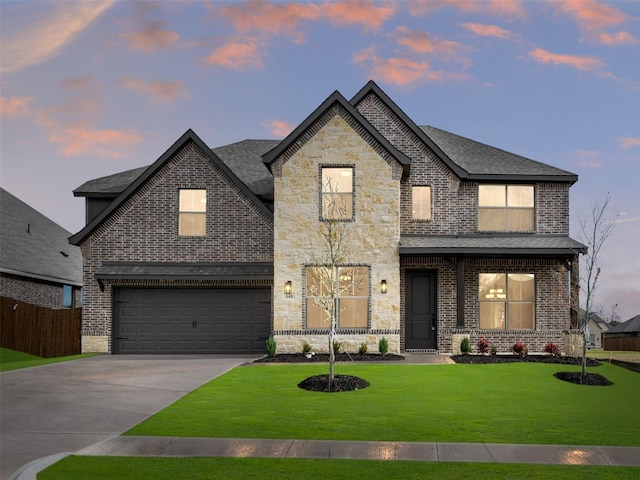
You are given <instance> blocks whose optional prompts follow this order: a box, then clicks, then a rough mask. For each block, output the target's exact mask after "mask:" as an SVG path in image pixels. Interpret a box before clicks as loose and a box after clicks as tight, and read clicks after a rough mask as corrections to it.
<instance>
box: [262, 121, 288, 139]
mask: <svg viewBox="0 0 640 480" xmlns="http://www.w3.org/2000/svg"><path fill="white" fill-rule="evenodd" d="M265 127H266V128H267V130H269V133H271V135H274V136H276V137H278V138H284V137H286V136H287V135H289V134H290V133H291V132H292V131H293V129H294V128H295V125H294V124H292V123H290V122H285V121H284V120H270V121H269V122H267V124H266V125H265Z"/></svg>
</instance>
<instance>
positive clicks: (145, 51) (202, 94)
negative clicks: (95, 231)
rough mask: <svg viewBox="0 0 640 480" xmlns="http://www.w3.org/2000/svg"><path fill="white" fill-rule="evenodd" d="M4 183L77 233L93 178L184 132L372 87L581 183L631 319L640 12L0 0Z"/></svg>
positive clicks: (302, 112) (527, 5)
mask: <svg viewBox="0 0 640 480" xmlns="http://www.w3.org/2000/svg"><path fill="white" fill-rule="evenodd" d="M0 21H1V25H0V27H1V29H0V35H1V38H0V42H1V49H2V50H1V57H0V62H1V72H2V77H1V83H0V88H1V91H0V93H1V95H0V97H1V98H0V120H1V122H2V123H1V131H0V132H1V150H0V154H1V170H0V174H1V183H2V187H3V188H5V189H7V190H8V191H9V192H11V193H13V194H14V195H16V196H17V197H18V198H20V199H22V200H23V201H25V202H26V203H28V204H29V205H31V206H32V207H34V208H36V209H37V210H39V211H41V212H42V213H44V214H45V215H47V216H48V217H50V218H51V219H53V220H54V221H56V222H57V223H59V224H60V225H62V226H63V227H64V228H66V229H68V230H70V231H71V232H73V233H75V232H77V231H78V230H80V229H81V228H82V226H83V222H84V202H83V199H81V198H74V197H73V195H72V193H71V192H72V190H73V189H74V188H76V187H78V186H79V185H81V184H82V183H84V182H85V181H87V180H90V179H93V178H97V177H100V176H104V175H109V174H112V173H116V172H119V171H123V170H128V169H131V168H136V167H140V166H144V165H149V164H151V163H153V162H154V161H155V160H156V159H157V158H158V157H159V156H160V155H161V154H162V153H163V152H164V151H165V150H166V149H167V148H169V147H170V146H171V144H172V143H173V142H174V141H175V140H177V139H178V137H179V136H180V135H182V134H183V133H184V132H185V131H186V130H187V129H189V128H192V129H193V130H194V131H195V132H196V133H197V134H198V135H199V136H200V137H201V138H202V139H203V140H204V141H205V142H207V144H208V145H209V146H211V147H217V146H221V145H225V144H228V143H232V142H236V141H239V140H243V139H246V138H259V139H265V138H283V137H284V136H285V135H286V134H288V133H289V132H290V131H291V129H292V128H293V127H294V126H296V125H297V124H298V123H300V122H301V121H302V120H304V119H305V118H306V116H307V115H309V114H310V113H311V112H312V111H313V110H314V109H315V108H316V107H317V106H318V105H319V104H320V103H321V102H322V101H323V100H324V99H325V98H326V97H328V96H329V95H330V94H331V93H332V92H333V91H334V90H339V91H340V92H341V93H342V94H343V95H344V96H345V97H347V98H351V97H352V96H353V95H354V94H355V93H356V92H357V91H358V90H359V89H360V87H362V86H363V85H364V84H365V83H366V82H367V81H368V80H369V79H374V80H375V81H376V82H377V83H378V85H379V86H380V87H381V88H382V89H383V90H385V91H386V92H387V94H388V95H389V96H390V97H391V98H392V99H394V101H395V102H396V103H397V104H398V105H399V106H400V107H401V108H402V109H403V110H404V111H405V112H406V113H407V114H408V115H409V116H410V117H411V118H412V119H413V120H414V121H415V122H416V123H417V124H418V125H432V126H435V127H439V128H442V129H445V130H448V131H451V132H454V133H457V134H459V135H463V136H467V137H470V138H473V139H475V140H478V141H481V142H484V143H488V144H490V145H494V146H497V147H500V148H503V149H505V150H508V151H511V152H514V153H518V154H521V155H524V156H527V157H530V158H533V159H535V160H539V161H542V162H545V163H550V164H552V165H555V166H557V167H560V168H563V169H566V170H570V171H572V172H575V173H577V174H578V175H579V176H580V180H579V181H578V183H577V184H576V185H574V186H573V187H572V190H571V202H572V204H571V216H572V236H573V237H574V238H579V233H580V232H579V228H578V226H579V223H578V219H579V218H582V217H585V216H586V215H587V214H588V213H589V211H590V209H591V205H592V204H593V202H602V201H603V200H604V198H605V197H606V196H607V192H610V195H611V202H610V208H609V213H610V215H611V216H612V217H615V218H616V220H615V221H616V225H615V229H614V233H613V234H612V236H611V238H610V240H609V243H608V245H607V248H606V251H605V254H604V255H605V257H604V259H603V262H602V275H601V287H600V289H599V291H598V293H597V299H596V302H597V303H598V304H599V305H600V307H601V308H602V309H603V310H605V312H606V313H610V311H611V309H612V307H613V306H614V305H615V304H618V313H619V314H620V316H621V319H622V320H626V319H628V318H630V317H631V316H633V315H636V314H640V253H639V252H638V248H637V244H638V240H639V238H640V235H639V234H640V193H639V190H640V2H635V1H620V2H595V1H592V0H567V1H525V2H517V1H511V0H486V1H471V0H452V1H435V0H428V1H422V0H409V1H392V0H390V1H375V2H374V1H367V0H363V1H358V0H349V1H343V2H324V1H323V2H296V3H293V2H282V1H279V2H264V1H248V2H220V1H197V0H192V1H159V2H143V1H111V0H101V1H99V0H93V1H88V2H80V1H37V0H35V1H34V0H31V1H15V2H13V1H6V0H0Z"/></svg>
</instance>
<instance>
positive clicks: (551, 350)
mask: <svg viewBox="0 0 640 480" xmlns="http://www.w3.org/2000/svg"><path fill="white" fill-rule="evenodd" d="M544 353H548V354H549V356H550V357H559V356H560V347H558V346H557V345H556V344H555V343H552V342H549V343H547V344H546V345H545V346H544Z"/></svg>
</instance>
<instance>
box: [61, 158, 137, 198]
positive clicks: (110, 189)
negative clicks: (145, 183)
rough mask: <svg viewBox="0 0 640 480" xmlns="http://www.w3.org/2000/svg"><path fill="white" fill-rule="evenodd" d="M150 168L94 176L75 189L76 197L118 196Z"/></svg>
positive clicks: (74, 194)
mask: <svg viewBox="0 0 640 480" xmlns="http://www.w3.org/2000/svg"><path fill="white" fill-rule="evenodd" d="M147 168H149V166H148V165H147V166H146V167H140V168H134V169H133V170H127V171H126V172H120V173H115V174H113V175H107V176H106V177H100V178H94V179H93V180H89V181H88V182H85V183H83V184H82V185H80V186H79V187H78V188H76V189H75V190H74V191H73V196H74V197H116V196H118V195H119V194H120V193H122V192H124V191H125V189H126V188H127V187H128V186H129V185H131V183H132V182H133V181H134V180H135V179H136V178H138V177H139V176H140V175H142V174H143V173H144V171H145V170H146V169H147Z"/></svg>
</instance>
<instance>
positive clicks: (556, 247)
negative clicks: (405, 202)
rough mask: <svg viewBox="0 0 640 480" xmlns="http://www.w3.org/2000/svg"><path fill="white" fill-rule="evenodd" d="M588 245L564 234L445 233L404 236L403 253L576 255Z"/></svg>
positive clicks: (402, 236)
mask: <svg viewBox="0 0 640 480" xmlns="http://www.w3.org/2000/svg"><path fill="white" fill-rule="evenodd" d="M585 248H586V247H585V246H584V245H582V244H581V243H580V242H577V241H575V240H573V239H572V238H569V237H568V236H564V235H528V234H524V235H513V236H494V235H491V234H487V235H482V236H480V235H477V236H442V235H437V236H436V235H401V236H400V253H401V254H405V255H407V254H434V255H465V254H469V255H509V254H514V255H523V254H526V255H569V256H572V255H576V254H577V253H584V251H585Z"/></svg>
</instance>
